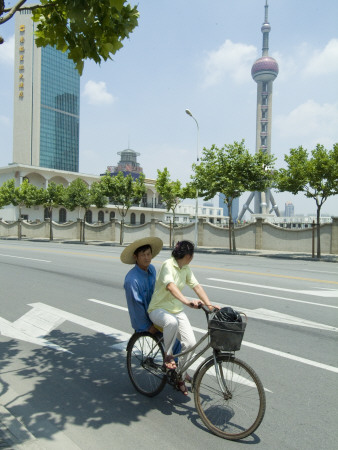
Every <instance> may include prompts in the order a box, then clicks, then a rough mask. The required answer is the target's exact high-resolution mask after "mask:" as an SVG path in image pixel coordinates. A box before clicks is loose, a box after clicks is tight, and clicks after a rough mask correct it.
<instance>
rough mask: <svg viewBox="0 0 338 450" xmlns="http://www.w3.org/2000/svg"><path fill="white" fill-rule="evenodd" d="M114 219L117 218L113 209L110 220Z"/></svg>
mask: <svg viewBox="0 0 338 450" xmlns="http://www.w3.org/2000/svg"><path fill="white" fill-rule="evenodd" d="M113 219H115V212H114V211H112V212H111V213H110V214H109V220H113Z"/></svg>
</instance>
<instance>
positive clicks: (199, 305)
mask: <svg viewBox="0 0 338 450" xmlns="http://www.w3.org/2000/svg"><path fill="white" fill-rule="evenodd" d="M194 305H195V303H193V302H190V306H191V307H193V306H194ZM211 306H212V305H211ZM198 309H203V311H204V312H205V314H211V313H213V312H215V311H217V308H215V307H213V309H211V310H210V309H209V307H208V306H206V305H204V304H203V303H202V302H200V303H199V304H198Z"/></svg>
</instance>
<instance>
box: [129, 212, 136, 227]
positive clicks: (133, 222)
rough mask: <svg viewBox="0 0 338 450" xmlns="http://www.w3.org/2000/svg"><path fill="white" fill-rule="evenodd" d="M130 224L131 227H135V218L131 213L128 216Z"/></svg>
mask: <svg viewBox="0 0 338 450" xmlns="http://www.w3.org/2000/svg"><path fill="white" fill-rule="evenodd" d="M130 223H131V224H132V225H135V223H136V216H135V213H131V214H130Z"/></svg>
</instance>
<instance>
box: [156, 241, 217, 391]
mask: <svg viewBox="0 0 338 450" xmlns="http://www.w3.org/2000/svg"><path fill="white" fill-rule="evenodd" d="M171 255H172V256H171V258H169V259H167V260H166V261H165V262H164V263H163V264H162V267H161V269H160V272H159V274H158V276H157V280H156V283H155V290H154V294H153V296H152V298H151V301H150V304H149V307H148V313H149V317H150V319H151V321H152V322H153V323H154V324H156V325H158V326H159V327H161V328H162V329H163V340H164V351H165V362H164V363H165V366H166V368H167V369H176V363H175V360H174V358H173V356H172V354H173V351H172V348H173V345H174V343H175V340H176V337H177V339H179V340H180V341H181V344H182V352H184V351H187V350H189V349H190V348H192V347H193V346H194V345H195V343H196V340H195V336H194V332H193V330H192V327H191V325H190V322H189V319H188V317H187V316H186V314H185V312H184V311H183V307H184V305H187V306H189V307H190V308H198V305H199V304H200V303H201V302H200V301H198V300H188V299H187V298H186V297H185V296H184V295H183V294H182V292H181V291H182V289H183V288H184V286H186V285H187V286H189V287H191V288H192V289H193V290H194V291H195V293H196V294H197V296H198V297H199V299H200V300H201V301H202V302H203V303H204V304H205V305H206V306H208V307H209V309H210V310H212V309H213V308H214V307H213V306H212V305H211V303H210V300H209V298H208V296H207V294H206V292H205V291H204V289H203V287H202V286H201V285H200V284H199V283H198V281H197V280H196V278H195V277H194V274H193V273H192V271H191V269H190V267H189V263H190V262H191V261H192V259H193V256H194V244H193V243H192V242H190V241H181V242H178V243H177V244H176V246H175V248H174V250H173V251H172V254H171ZM189 356H190V355H189V354H187V355H185V356H182V357H181V358H180V360H179V364H181V365H183V364H184V363H185V361H186V360H187V359H188V358H189ZM189 380H190V377H189V376H188V375H187V374H186V373H184V374H183V379H182V380H180V381H179V389H180V390H181V391H182V392H183V394H184V395H188V391H187V388H186V386H185V382H184V381H189Z"/></svg>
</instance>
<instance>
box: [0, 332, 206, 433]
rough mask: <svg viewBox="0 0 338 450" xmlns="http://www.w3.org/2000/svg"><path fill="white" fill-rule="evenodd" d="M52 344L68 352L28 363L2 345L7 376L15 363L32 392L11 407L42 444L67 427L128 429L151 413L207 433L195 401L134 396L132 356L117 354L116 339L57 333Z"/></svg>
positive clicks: (38, 353) (33, 354) (169, 395)
mask: <svg viewBox="0 0 338 450" xmlns="http://www.w3.org/2000/svg"><path fill="white" fill-rule="evenodd" d="M46 338H47V339H48V341H50V342H53V343H55V344H57V345H58V346H60V347H62V348H64V349H66V350H67V352H60V351H55V350H53V349H51V348H47V347H41V348H35V349H33V350H32V351H30V352H29V356H25V357H23V356H20V355H18V350H17V349H16V345H15V344H14V342H15V341H12V340H9V341H8V342H4V343H1V345H0V351H1V367H2V369H1V372H3V371H4V364H5V362H6V361H7V363H8V364H9V362H10V360H11V359H13V358H15V359H16V367H17V369H16V370H15V377H17V378H18V379H19V382H20V381H21V380H22V382H23V385H24V386H26V384H27V383H28V386H29V385H31V386H32V388H31V390H29V389H28V391H25V392H24V394H22V396H21V397H16V398H14V399H13V400H12V401H11V402H10V403H9V402H8V403H7V404H6V405H5V406H6V407H7V409H9V410H10V411H11V413H12V414H13V416H15V417H17V418H18V419H19V420H21V421H22V422H23V423H24V424H25V425H26V427H27V428H28V429H29V431H30V432H31V433H32V434H33V435H34V436H35V437H36V438H45V439H50V440H52V439H53V435H54V434H55V433H57V432H58V431H63V430H64V429H65V426H66V424H67V423H68V424H70V423H71V424H75V425H78V426H82V427H86V428H90V427H92V428H94V429H99V428H100V427H102V426H104V425H107V424H111V423H120V424H123V425H127V426H128V425H129V424H131V423H132V422H136V421H140V420H141V419H142V417H144V416H145V415H146V414H147V412H149V411H150V410H156V411H158V412H159V413H161V414H164V415H167V416H169V415H172V414H179V415H184V416H185V418H186V419H188V420H190V421H191V422H192V423H194V424H195V425H196V426H198V427H201V428H202V426H201V425H200V424H199V423H198V421H197V417H198V415H197V412H196V410H195V408H194V407H193V406H191V405H188V403H189V400H188V399H186V398H185V397H184V396H183V395H181V394H180V393H179V392H176V391H174V390H171V389H172V388H171V387H167V388H166V389H165V391H164V392H163V393H162V394H160V395H159V396H158V397H156V398H147V397H144V396H142V395H140V394H138V393H137V392H136V391H135V390H134V388H133V386H132V384H131V382H130V381H129V377H128V374H127V369H126V353H125V351H121V350H114V349H113V348H112V346H113V345H114V344H118V343H119V342H118V341H117V340H116V339H114V338H113V337H109V336H106V335H103V334H93V335H83V334H80V333H74V332H63V331H60V330H54V331H53V332H51V333H50V334H49V335H48V336H46ZM26 354H27V353H26ZM18 358H19V361H18ZM0 400H1V397H0Z"/></svg>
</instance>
